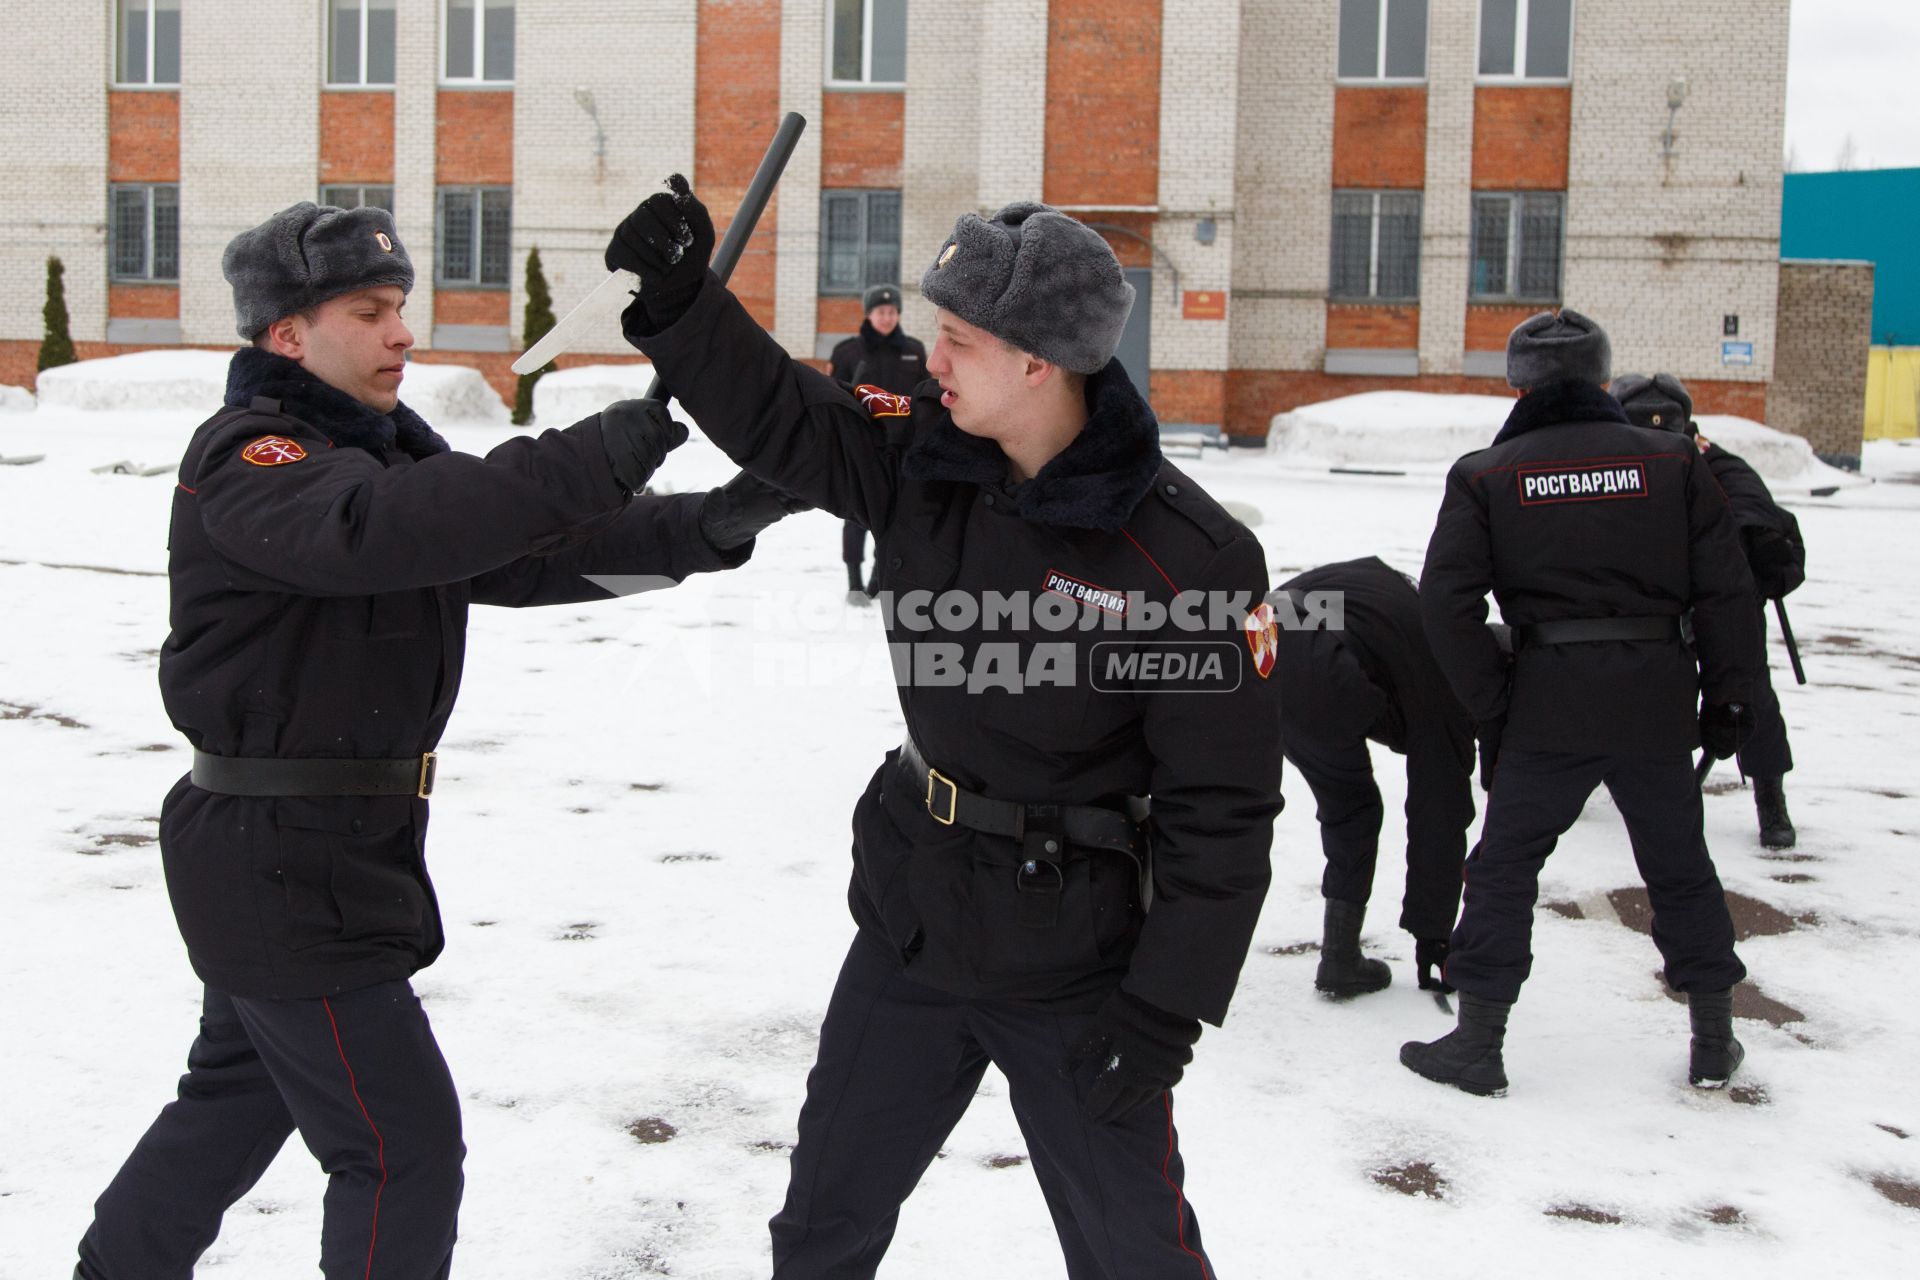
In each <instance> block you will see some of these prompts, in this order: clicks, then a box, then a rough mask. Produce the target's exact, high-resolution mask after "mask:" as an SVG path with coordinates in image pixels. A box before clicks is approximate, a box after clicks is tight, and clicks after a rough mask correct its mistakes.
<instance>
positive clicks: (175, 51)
mask: <svg viewBox="0 0 1920 1280" xmlns="http://www.w3.org/2000/svg"><path fill="white" fill-rule="evenodd" d="M113 45H114V79H115V80H116V81H117V82H118V83H120V84H179V83H180V0H119V13H118V20H117V23H116V30H115V32H114V40H113Z"/></svg>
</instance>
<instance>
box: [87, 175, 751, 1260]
mask: <svg viewBox="0 0 1920 1280" xmlns="http://www.w3.org/2000/svg"><path fill="white" fill-rule="evenodd" d="M224 267H225V271H226V275H227V278H228V280H229V281H230V282H231V283H232V284H233V289H234V301H235V309H236V312H237V313H238V328H239V331H240V334H241V336H242V337H245V338H250V339H253V340H255V345H253V346H250V347H246V348H243V349H241V350H240V351H239V352H238V353H237V354H236V355H235V356H234V359H233V366H232V369H231V371H230V373H229V375H228V386H227V395H226V406H225V407H224V408H222V409H221V410H220V411H219V412H218V413H216V414H214V415H213V417H212V418H210V419H208V420H207V422H206V423H205V424H203V425H202V426H201V427H200V428H199V429H198V430H197V431H196V432H195V433H194V436H193V439H192V441H191V442H190V443H189V444H188V446H187V450H186V455H185V457H184V458H183V459H182V461H181V465H180V477H179V485H178V486H177V488H176V489H175V491H174V497H173V518H172V527H171V536H170V539H169V546H170V548H171V558H170V561H169V569H168V576H169V579H170V582H171V595H172V618H171V621H172V634H171V635H170V636H168V638H167V641H166V644H165V647H164V648H162V650H161V655H160V689H161V694H162V697H163V698H164V700H165V702H166V707H167V713H168V715H169V716H170V717H171V718H172V720H173V723H174V724H175V725H176V726H177V727H178V728H179V729H180V731H181V732H182V733H183V734H185V735H186V737H187V740H188V742H190V743H191V744H192V746H193V769H192V772H191V773H190V774H189V775H188V776H187V777H184V778H182V779H181V780H180V781H179V783H178V784H177V785H175V786H174V788H173V790H172V791H171V792H170V793H169V794H168V795H167V798H166V801H165V803H164V805H163V807H162V809H161V818H160V851H161V857H162V860H163V863H164V865H165V870H166V878H167V892H168V896H169V897H170V899H171V900H172V904H173V910H174V914H175V917H176V919H177V921H178V923H179V926H180V932H181V935H182V937H183V938H184V939H185V941H186V944H187V954H188V958H189V959H190V960H191V962H192V964H193V968H194V972H195V973H196V974H198V975H199V977H200V978H201V980H202V981H203V982H204V983H205V995H204V1000H203V1006H202V1009H203V1012H202V1015H201V1019H200V1034H199V1037H198V1039H196V1040H195V1041H194V1043H193V1047H192V1050H191V1051H190V1053H189V1054H188V1058H187V1065H188V1071H187V1074H186V1075H185V1076H184V1077H182V1078H181V1081H180V1089H179V1099H178V1100H177V1101H175V1102H173V1103H171V1104H170V1105H168V1106H167V1107H166V1109H165V1110H163V1111H162V1112H161V1113H160V1116H159V1118H158V1119H157V1120H155V1121H154V1123H153V1125H152V1127H151V1128H150V1129H148V1131H147V1133H146V1135H145V1136H144V1137H143V1138H141V1140H140V1142H139V1145H138V1146H136V1147H135V1149H134V1151H133V1154H132V1155H131V1156H130V1157H129V1158H128V1159H127V1161H126V1163H125V1165H124V1166H123V1167H122V1168H121V1170H120V1172H119V1173H118V1174H117V1175H116V1176H115V1178H114V1179H113V1182H112V1184H111V1185H110V1186H109V1187H108V1188H107V1189H106V1191H105V1193H103V1194H102V1195H101V1197H100V1199H99V1201H98V1203H97V1204H96V1206H95V1217H94V1221H93V1224H92V1226H91V1227H90V1228H89V1229H88V1230H87V1232H86V1236H85V1238H84V1239H83V1240H82V1241H81V1242H80V1262H79V1266H78V1268H77V1270H76V1272H75V1275H76V1276H78V1277H81V1278H82V1280H121V1278H122V1277H142V1278H145V1277H163V1276H164V1277H175V1276H182V1277H183V1276H187V1275H190V1274H191V1273H192V1271H193V1267H194V1263H195V1260H196V1259H198V1258H199V1257H200V1255H201V1253H202V1252H204V1251H205V1250H206V1248H207V1246H209V1245H210V1244H212V1243H213V1240H214V1238H215V1236H216V1235H218V1233H219V1230H220V1220H221V1217H222V1215H223V1214H224V1212H225V1211H226V1209H227V1207H228V1206H229V1205H231V1204H232V1203H233V1202H234V1201H236V1200H238V1199H239V1198H240V1197H241V1196H242V1195H244V1194H245V1193H246V1191H247V1189H248V1188H249V1187H251V1186H252V1185H253V1184H254V1182H255V1181H256V1180H257V1179H258V1178H259V1177H260V1175H261V1174H262V1173H263V1172H264V1171H265V1170H266V1167H267V1165H268V1164H269V1163H270V1162H271V1161H272V1159H273V1157H274V1155H275V1153H277V1152H278V1151H279V1149H280V1147H281V1145H282V1144H283V1143H284V1142H285V1140H286V1138H287V1136H288V1135H289V1134H290V1133H292V1132H293V1131H294V1130H295V1129H298V1130H299V1132H300V1136H301V1139H302V1140H303V1141H304V1142H305V1143H306V1144H307V1148H308V1150H310V1151H312V1152H313V1154H314V1156H315V1158H316V1159H318V1160H319V1162H320V1164H321V1167H322V1168H324V1169H325V1170H326V1172H327V1175H328V1186H327V1194H326V1215H325V1222H324V1226H323V1228H322V1234H321V1269H322V1271H323V1272H324V1273H325V1274H326V1275H327V1276H328V1277H330V1278H333V1280H343V1278H344V1277H348V1276H352V1277H356V1280H358V1278H363V1277H375V1276H390V1277H405V1278H407V1280H426V1278H427V1277H435V1276H445V1275H446V1274H447V1272H448V1268H449V1267H450V1266H451V1265H452V1250H453V1244H454V1233H455V1216H456V1212H457V1210H458V1208H459V1204H460V1190H461V1182H462V1177H461V1171H460V1166H461V1159H462V1156H463V1154H464V1150H465V1148H464V1147H463V1145H462V1143H461V1138H460V1103H459V1095H458V1094H457V1093H455V1091H454V1087H453V1081H452V1079H451V1078H450V1077H449V1075H448V1072H447V1066H446V1063H445V1061H444V1060H443V1059H442V1057H441V1055H440V1050H439V1046H438V1045H437V1044H436V1043H435V1042H434V1037H433V1032H432V1029H431V1028H430V1027H429V1025H428V1022H427V1016H426V1013H425V1011H424V1010H423V1009H422V1008H421V1006H420V1002H419V1001H418V1000H417V999H415V997H414V993H413V989H412V987H411V985H410V984H409V981H408V979H409V977H410V976H411V975H412V974H413V973H414V972H415V971H416V970H418V969H420V968H422V967H424V966H426V965H428V964H431V963H432V962H433V960H434V958H435V957H436V956H438V955H439V953H440V949H441V945H442V942H443V940H444V936H443V934H442V930H441V924H440V913H439V909H438V906H437V904H436V902H435V898H434V892H433V886H432V884H431V882H430V881H429V880H428V877H427V870H426V864H425V861H424V842H425V837H426V829H427V811H428V804H427V797H428V796H429V795H430V794H432V792H433V782H434V766H435V763H436V757H435V755H434V747H435V744H436V743H437V742H438V741H439V739H440V734H441V731H442V730H443V729H444V727H445V726H446V723H447V717H448V716H449V715H450V714H451V712H452V711H453V702H454V696H455V694H456V693H457V692H458V690H459V687H460V672H461V665H462V657H463V652H464V648H465V640H466V625H467V607H468V605H470V604H472V603H475V602H478V603H481V604H496V605H535V604H561V603H580V602H584V601H589V600H602V599H607V598H609V597H610V595H611V593H610V592H608V591H607V590H605V589H603V588H601V587H599V586H596V585H594V583H593V582H591V581H589V580H588V578H587V577H586V576H584V575H587V574H596V575H606V574H618V575H626V576H641V577H652V578H653V579H655V581H656V582H657V584H658V585H661V586H667V585H671V584H673V583H674V582H677V581H679V580H680V579H682V578H684V577H686V576H687V575H688V574H691V573H698V572H703V571H707V570H715V569H723V568H730V567H733V566H735V565H738V564H740V563H742V562H743V561H745V559H746V558H747V556H748V555H749V554H750V553H751V550H752V538H753V534H754V532H755V531H756V530H757V529H758V528H759V527H763V526H764V525H766V524H769V523H771V522H772V520H773V519H777V518H778V515H777V514H775V513H776V512H779V511H782V510H783V507H782V505H781V503H780V502H779V500H778V497H777V495H773V494H772V491H771V490H769V489H767V487H766V486H764V485H762V484H760V483H759V482H758V481H754V480H752V479H751V478H750V477H742V478H740V479H738V480H736V482H735V483H734V484H732V485H729V486H728V487H727V488H725V489H716V490H714V491H712V492H711V493H708V494H705V495H701V494H684V495H678V496H674V497H635V496H634V495H635V494H636V493H638V492H639V491H640V489H641V488H642V487H643V486H644V485H645V484H646V481H647V477H648V476H649V475H650V474H651V473H652V471H653V469H654V468H655V467H656V466H657V465H658V464H659V463H660V461H661V460H662V458H663V457H664V456H665V454H666V453H667V451H668V450H670V449H672V448H673V447H674V446H675V445H677V444H679V443H680V442H681V441H682V440H684V439H685V438H686V429H685V428H684V427H682V426H680V425H678V424H677V423H675V422H673V421H672V419H670V418H669V417H667V415H666V413H665V410H664V408H663V407H662V406H661V405H660V404H659V403H658V402H654V401H631V400H630V401H622V402H621V403H619V404H616V405H613V406H611V407H609V408H608V409H606V410H605V411H603V412H602V413H599V414H596V415H594V416H593V417H591V418H588V419H586V420H585V421H582V422H579V423H576V424H575V425H573V426H571V427H569V428H567V429H566V430H564V431H549V432H546V433H544V434H543V435H541V436H540V437H539V438H538V439H531V438H527V437H518V438H515V439H512V440H509V441H507V442H506V443H505V444H502V445H500V446H499V447H498V448H496V449H494V450H493V451H492V452H491V453H489V454H488V455H487V456H486V457H484V458H477V457H473V456H471V455H468V454H462V453H456V452H453V451H451V450H450V449H449V448H448V446H447V443H446V442H445V441H444V440H442V439H441V438H440V436H439V435H437V434H436V433H435V432H434V431H433V429H432V428H431V427H429V426H428V425H427V424H426V423H425V422H423V421H421V419H420V418H419V417H417V416H416V415H415V414H414V413H413V412H412V411H411V410H409V409H408V408H407V407H406V405H404V404H402V403H401V402H400V400H399V387H400V384H401V380H402V378H403V376H404V374H405V365H404V360H405V357H406V352H407V349H408V348H409V347H410V346H412V344H413V339H412V336H411V335H410V334H409V333H408V332H407V329H406V325H405V324H404V322H403V321H402V320H401V318H400V308H401V306H402V304H403V303H404V302H405V300H406V294H407V292H408V290H409V289H410V288H411V287H412V284H413V268H412V265H411V263H410V262H409V260H408V258H407V254H406V250H405V249H404V248H403V247H402V246H401V244H400V242H399V238H398V235H397V233H396V232H395V230H394V225H393V218H392V215H390V214H388V213H387V212H385V211H384V210H380V209H372V208H367V209H354V210H342V209H334V208H319V207H316V206H314V205H311V204H299V205H295V206H293V207H292V208H290V209H287V210H284V211H282V212H281V213H279V214H277V215H275V216H274V217H273V218H271V219H269V220H268V221H267V222H266V223H264V224H263V225H261V226H259V227H256V228H254V229H253V230H251V231H247V232H244V233H242V234H241V235H240V236H238V237H236V238H235V239H234V241H233V242H232V243H231V244H230V245H229V246H228V247H227V251H226V258H225V262H224Z"/></svg>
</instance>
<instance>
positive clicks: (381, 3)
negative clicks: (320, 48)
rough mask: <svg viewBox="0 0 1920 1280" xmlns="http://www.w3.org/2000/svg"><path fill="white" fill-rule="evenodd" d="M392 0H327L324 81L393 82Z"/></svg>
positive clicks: (343, 82) (353, 82) (345, 82)
mask: <svg viewBox="0 0 1920 1280" xmlns="http://www.w3.org/2000/svg"><path fill="white" fill-rule="evenodd" d="M394 2H395V0H327V83H328V84H341V85H348V84H392V83H393V49H394V25H393V23H394Z"/></svg>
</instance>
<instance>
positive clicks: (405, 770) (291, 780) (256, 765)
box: [192, 750, 440, 799]
mask: <svg viewBox="0 0 1920 1280" xmlns="http://www.w3.org/2000/svg"><path fill="white" fill-rule="evenodd" d="M439 763H440V757H439V755H438V753H436V752H432V751H429V752H427V754H425V755H423V756H413V757H410V758H408V759H405V760H316V759H299V760H284V759H278V758H270V757H261V756H216V755H209V754H207V753H206V752H204V751H198V750H196V751H195V752H194V753H193V775H192V776H193V785H194V786H196V787H199V788H200V789H201V790H202V791H214V792H218V793H219V794H221V795H225V796H419V797H421V798H423V799H424V798H425V797H427V796H430V795H432V794H433V776H434V773H435V772H436V771H437V769H438V766H439Z"/></svg>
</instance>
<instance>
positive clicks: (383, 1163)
mask: <svg viewBox="0 0 1920 1280" xmlns="http://www.w3.org/2000/svg"><path fill="white" fill-rule="evenodd" d="M320 1003H321V1005H322V1006H323V1007H324V1008H325V1009H326V1011H327V1025H328V1026H330V1027H332V1028H333V1047H334V1049H335V1051H337V1052H338V1053H339V1055H340V1065H341V1066H343V1067H345V1068H346V1069H347V1088H348V1089H349V1090H350V1091H352V1093H353V1101H354V1104H355V1105H356V1106H358V1107H359V1108H360V1117H361V1118H362V1119H363V1120H365V1121H366V1122H367V1128H369V1129H371V1130H373V1140H374V1143H375V1147H374V1150H375V1152H376V1153H377V1155H378V1157H379V1160H380V1185H379V1186H377V1187H375V1188H374V1189H373V1222H372V1223H371V1224H369V1225H368V1227H367V1271H366V1274H367V1276H368V1277H369V1280H371V1277H372V1276H373V1246H374V1243H375V1242H376V1241H378V1240H379V1238H380V1194H381V1192H383V1191H385V1190H386V1189H387V1140H386V1139H385V1138H383V1137H381V1136H380V1126H379V1125H377V1124H375V1123H374V1122H373V1117H372V1116H371V1115H369V1114H368V1113H367V1104H366V1103H365V1102H362V1101H361V1100H360V1084H359V1082H358V1081H356V1080H355V1079H354V1078H353V1064H352V1063H350V1062H348V1061H347V1050H346V1048H345V1046H343V1045H342V1044H341V1043H340V1024H339V1023H338V1022H335V1021H334V1018H333V1004H332V1002H331V1001H329V1000H328V999H327V998H326V997H325V996H321V997H320ZM1168 1116H1169V1117H1171V1116H1172V1112H1171V1111H1169V1112H1168ZM1168 1123H1169V1124H1171V1123H1172V1121H1171V1118H1169V1121H1168Z"/></svg>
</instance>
